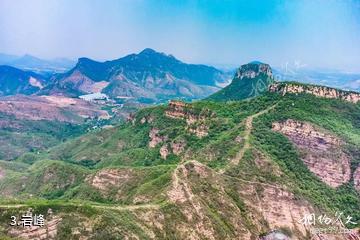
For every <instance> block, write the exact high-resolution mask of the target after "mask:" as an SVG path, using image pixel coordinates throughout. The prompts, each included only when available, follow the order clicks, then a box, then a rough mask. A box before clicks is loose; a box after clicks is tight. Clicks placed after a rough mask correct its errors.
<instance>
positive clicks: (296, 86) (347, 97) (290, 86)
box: [269, 82, 360, 103]
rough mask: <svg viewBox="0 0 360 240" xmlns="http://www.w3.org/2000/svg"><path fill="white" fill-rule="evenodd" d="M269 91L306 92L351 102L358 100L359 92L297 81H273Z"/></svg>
mask: <svg viewBox="0 0 360 240" xmlns="http://www.w3.org/2000/svg"><path fill="white" fill-rule="evenodd" d="M269 91H271V92H278V93H281V94H282V95H285V94H288V93H295V94H301V93H308V94H312V95H315V96H317V97H324V98H333V99H341V100H344V101H348V102H352V103H357V102H359V101H360V93H358V92H351V91H344V90H340V89H335V88H330V87H325V86H316V85H308V84H301V83H297V82H283V83H274V84H272V85H271V86H269Z"/></svg>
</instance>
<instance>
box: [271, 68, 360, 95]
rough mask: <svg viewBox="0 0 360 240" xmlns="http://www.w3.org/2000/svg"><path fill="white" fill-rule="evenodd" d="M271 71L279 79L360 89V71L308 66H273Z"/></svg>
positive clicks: (353, 89)
mask: <svg viewBox="0 0 360 240" xmlns="http://www.w3.org/2000/svg"><path fill="white" fill-rule="evenodd" d="M273 72H274V78H275V79H277V80H279V81H297V82H302V83H311V84H320V85H326V86H329V87H335V88H340V89H345V90H352V91H360V73H353V72H345V71H336V70H323V69H310V68H299V69H296V68H293V69H290V70H289V69H282V68H277V69H276V68H275V69H273Z"/></svg>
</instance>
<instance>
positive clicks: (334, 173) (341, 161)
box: [272, 119, 351, 187]
mask: <svg viewBox="0 0 360 240" xmlns="http://www.w3.org/2000/svg"><path fill="white" fill-rule="evenodd" d="M272 129H273V130H274V131H277V132H281V133H283V134H284V135H285V136H287V137H288V138H289V139H290V140H291V141H292V142H293V143H294V144H295V145H296V147H297V148H298V149H299V150H300V154H301V159H302V160H303V161H304V163H305V165H306V166H307V167H308V168H309V170H310V171H311V172H313V173H314V174H315V175H316V176H317V177H319V178H320V179H321V180H322V181H323V182H325V183H326V184H328V185H329V186H331V187H338V186H340V185H342V184H343V183H346V182H348V181H349V180H350V177H351V171H350V157H349V156H348V155H347V154H346V153H345V152H344V151H343V150H342V145H343V143H342V141H341V140H340V139H338V138H337V137H336V136H333V135H332V134H329V133H327V132H325V130H321V129H319V128H317V127H315V126H313V125H312V124H310V123H307V122H300V121H296V120H292V119H288V120H286V121H284V122H275V123H273V125H272Z"/></svg>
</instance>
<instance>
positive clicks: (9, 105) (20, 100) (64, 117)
mask: <svg viewBox="0 0 360 240" xmlns="http://www.w3.org/2000/svg"><path fill="white" fill-rule="evenodd" d="M0 112H1V113H4V114H7V115H13V116H15V117H16V118H18V119H27V120H58V121H62V122H79V120H80V119H84V118H95V117H99V118H108V117H109V114H108V113H107V112H106V111H104V110H101V109H100V106H97V105H95V104H93V103H89V102H86V101H84V100H81V99H76V98H68V97H63V96H24V95H16V96H10V97H2V98H0ZM4 124H5V125H6V124H7V123H3V124H1V125H4Z"/></svg>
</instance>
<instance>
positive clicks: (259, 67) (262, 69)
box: [236, 61, 272, 79]
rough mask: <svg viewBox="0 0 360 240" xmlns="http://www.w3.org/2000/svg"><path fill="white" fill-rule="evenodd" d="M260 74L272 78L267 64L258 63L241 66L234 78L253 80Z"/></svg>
mask: <svg viewBox="0 0 360 240" xmlns="http://www.w3.org/2000/svg"><path fill="white" fill-rule="evenodd" d="M261 73H262V74H265V75H267V76H268V77H270V78H272V70H271V67H270V65H269V64H266V63H262V62H259V61H253V62H250V63H247V64H244V65H241V66H240V68H239V69H238V70H237V72H236V78H240V79H242V78H243V77H247V78H255V77H257V76H258V75H259V74H261Z"/></svg>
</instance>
